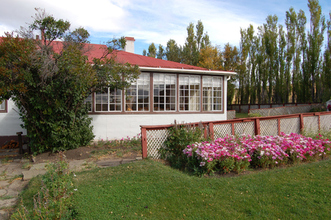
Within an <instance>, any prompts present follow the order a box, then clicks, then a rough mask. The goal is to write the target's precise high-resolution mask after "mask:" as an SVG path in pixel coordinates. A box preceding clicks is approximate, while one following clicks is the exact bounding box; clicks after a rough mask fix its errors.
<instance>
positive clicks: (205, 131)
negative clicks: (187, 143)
mask: <svg viewBox="0 0 331 220" xmlns="http://www.w3.org/2000/svg"><path fill="white" fill-rule="evenodd" d="M203 127H204V137H205V139H207V138H208V130H207V125H204V126H203ZM208 127H209V126H208Z"/></svg>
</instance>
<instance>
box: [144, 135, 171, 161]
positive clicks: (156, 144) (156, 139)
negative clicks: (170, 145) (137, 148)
mask: <svg viewBox="0 0 331 220" xmlns="http://www.w3.org/2000/svg"><path fill="white" fill-rule="evenodd" d="M146 135H147V156H148V157H151V158H153V159H159V158H160V154H159V149H160V148H161V147H162V146H163V144H164V142H165V141H166V140H167V137H168V135H169V132H168V130H167V129H164V130H147V131H146Z"/></svg>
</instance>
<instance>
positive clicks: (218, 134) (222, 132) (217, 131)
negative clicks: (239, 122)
mask: <svg viewBox="0 0 331 220" xmlns="http://www.w3.org/2000/svg"><path fill="white" fill-rule="evenodd" d="M226 135H232V125H231V124H216V125H215V124H214V139H217V138H224V137H225V136H226Z"/></svg>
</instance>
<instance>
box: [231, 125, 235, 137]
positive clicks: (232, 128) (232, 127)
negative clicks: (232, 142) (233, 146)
mask: <svg viewBox="0 0 331 220" xmlns="http://www.w3.org/2000/svg"><path fill="white" fill-rule="evenodd" d="M231 131H232V135H235V133H234V123H233V122H232V123H231Z"/></svg>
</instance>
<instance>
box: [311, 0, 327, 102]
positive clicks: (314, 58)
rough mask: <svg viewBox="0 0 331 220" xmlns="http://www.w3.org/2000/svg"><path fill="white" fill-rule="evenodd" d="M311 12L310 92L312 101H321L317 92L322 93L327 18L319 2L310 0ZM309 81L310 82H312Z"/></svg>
mask: <svg viewBox="0 0 331 220" xmlns="http://www.w3.org/2000/svg"><path fill="white" fill-rule="evenodd" d="M308 7H309V11H310V30H309V32H308V44H309V45H308V53H307V61H308V63H307V65H308V66H307V68H308V71H309V73H310V76H309V79H310V80H311V83H309V87H308V88H309V90H310V92H311V93H310V94H311V101H313V102H318V101H320V99H319V97H318V93H317V91H320V87H321V86H320V83H319V82H320V81H319V79H320V72H321V68H322V67H321V49H322V45H323V40H324V31H325V17H324V16H323V15H322V8H321V6H320V5H319V2H318V0H308ZM310 80H309V81H310Z"/></svg>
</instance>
